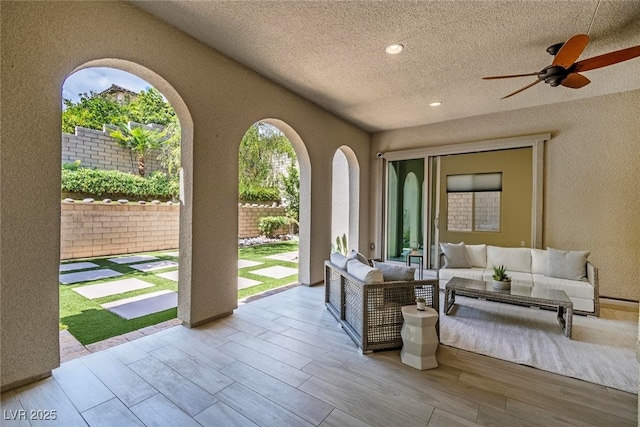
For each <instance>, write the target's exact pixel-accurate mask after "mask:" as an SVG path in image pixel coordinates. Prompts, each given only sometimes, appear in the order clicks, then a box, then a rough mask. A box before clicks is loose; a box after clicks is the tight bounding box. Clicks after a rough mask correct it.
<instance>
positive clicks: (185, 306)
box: [61, 59, 193, 329]
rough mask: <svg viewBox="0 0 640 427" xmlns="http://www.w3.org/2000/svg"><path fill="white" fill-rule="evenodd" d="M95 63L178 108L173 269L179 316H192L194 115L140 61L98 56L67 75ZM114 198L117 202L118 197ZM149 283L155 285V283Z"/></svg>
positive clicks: (125, 235)
mask: <svg viewBox="0 0 640 427" xmlns="http://www.w3.org/2000/svg"><path fill="white" fill-rule="evenodd" d="M93 67H108V68H110V69H115V70H122V71H125V72H127V73H131V74H133V75H135V76H137V77H139V78H141V79H143V80H144V81H146V82H148V83H149V85H150V86H151V87H153V88H155V89H157V90H158V91H159V92H160V93H161V94H162V95H163V96H164V98H165V99H166V101H167V102H168V103H169V104H170V105H171V107H173V110H175V114H176V116H177V117H178V120H179V125H180V126H179V127H178V129H179V131H178V132H179V133H180V139H181V144H180V147H179V152H180V158H181V163H180V168H179V176H180V182H179V185H178V186H179V195H178V196H177V197H175V198H174V200H173V202H172V203H174V206H173V208H174V209H173V210H174V211H176V209H175V204H176V203H177V204H179V209H180V220H179V222H180V224H179V227H178V228H179V230H178V234H179V247H180V254H179V263H180V269H179V273H178V272H174V273H178V274H179V280H178V283H179V285H178V286H177V291H178V296H177V298H178V310H177V316H178V318H180V319H183V318H189V313H190V309H191V307H190V301H189V299H188V295H189V293H190V289H189V288H190V286H191V280H190V272H191V265H190V260H191V256H190V251H191V245H190V242H191V211H192V202H191V194H192V191H191V189H192V184H191V183H192V154H191V153H192V142H193V138H192V135H193V121H192V119H191V115H190V113H189V111H188V109H187V107H186V104H185V102H184V101H183V100H182V98H181V97H180V96H179V95H178V93H177V91H176V90H175V89H174V88H173V87H172V86H171V84H169V83H168V82H167V81H166V80H164V79H163V78H162V77H161V76H159V75H158V74H156V73H155V72H153V71H151V70H149V69H148V68H146V67H144V66H142V65H139V64H137V63H134V62H131V61H126V60H119V59H98V60H93V61H89V62H87V63H85V64H82V65H80V66H78V67H77V68H76V69H75V70H73V72H72V73H70V74H69V75H68V76H67V78H68V77H69V76H71V75H73V74H74V73H76V72H78V71H80V70H85V69H91V68H93ZM65 80H66V79H65ZM61 86H62V84H61ZM116 99H120V98H116ZM174 132H175V130H174ZM98 139H99V138H98ZM113 202H114V203H116V201H115V200H114V201H113ZM148 202H149V201H147V203H148ZM107 219H109V220H110V219H111V218H106V216H105V221H106V220H107ZM119 231H120V235H119V236H118V237H117V238H118V239H121V240H122V239H125V238H127V239H129V241H130V242H131V239H133V238H134V237H135V236H136V232H135V231H133V234H131V232H132V230H129V229H127V227H124V226H123V227H120V230H119ZM103 240H104V242H106V241H107V240H109V239H106V238H105V239H103ZM111 242H113V240H111ZM105 244H106V243H105ZM139 248H140V250H139V251H138V250H135V251H134V250H130V251H129V252H144V251H145V250H144V249H145V248H146V247H145V246H144V245H141V246H139ZM114 257H115V256H114ZM136 265H138V266H141V264H136ZM176 276H177V275H176ZM177 279H178V278H177V277H175V278H172V280H174V281H175V280H177ZM149 286H153V283H152V284H151V285H149ZM133 292H134V293H135V292H136V291H135V290H134V291H133ZM173 295H174V299H173V303H172V306H175V293H173ZM149 321H153V320H152V319H149ZM134 329H137V327H135V328H134Z"/></svg>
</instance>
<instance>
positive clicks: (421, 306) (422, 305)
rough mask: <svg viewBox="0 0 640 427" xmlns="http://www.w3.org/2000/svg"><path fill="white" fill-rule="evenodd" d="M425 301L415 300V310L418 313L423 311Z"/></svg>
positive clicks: (419, 298) (422, 299) (421, 299)
mask: <svg viewBox="0 0 640 427" xmlns="http://www.w3.org/2000/svg"><path fill="white" fill-rule="evenodd" d="M426 304H427V301H426V300H425V299H424V298H423V297H417V298H416V308H417V309H418V310H420V311H424V308H425V305H426Z"/></svg>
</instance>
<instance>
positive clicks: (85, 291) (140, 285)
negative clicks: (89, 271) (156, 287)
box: [73, 279, 153, 299]
mask: <svg viewBox="0 0 640 427" xmlns="http://www.w3.org/2000/svg"><path fill="white" fill-rule="evenodd" d="M151 287H153V285H152V284H151V283H149V282H145V281H144V280H140V279H124V280H116V281H113V282H107V283H99V284H97V285H87V286H80V287H77V288H73V290H74V291H76V292H77V293H79V294H80V295H82V296H83V297H85V298H89V299H96V298H102V297H108V296H109V295H117V294H123V293H125V292H130V291H135V290H138V289H144V288H151Z"/></svg>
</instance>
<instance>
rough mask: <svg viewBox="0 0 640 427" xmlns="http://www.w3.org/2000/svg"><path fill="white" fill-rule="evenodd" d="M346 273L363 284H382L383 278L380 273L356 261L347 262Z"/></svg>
mask: <svg viewBox="0 0 640 427" xmlns="http://www.w3.org/2000/svg"><path fill="white" fill-rule="evenodd" d="M347 272H348V273H349V274H350V275H352V276H353V277H355V278H356V279H358V280H360V281H361V282H364V283H382V282H384V277H383V276H382V272H381V271H380V270H378V269H377V268H373V267H371V266H370V265H369V264H363V263H362V262H360V261H358V260H357V259H350V260H349V261H347Z"/></svg>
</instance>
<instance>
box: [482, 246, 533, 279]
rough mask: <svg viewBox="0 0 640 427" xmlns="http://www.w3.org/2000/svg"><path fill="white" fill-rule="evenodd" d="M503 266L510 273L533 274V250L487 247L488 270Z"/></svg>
mask: <svg viewBox="0 0 640 427" xmlns="http://www.w3.org/2000/svg"><path fill="white" fill-rule="evenodd" d="M501 265H504V266H505V267H506V268H507V270H509V271H521V272H523V273H531V249H529V248H502V247H499V246H487V268H488V269H493V267H494V266H495V267H498V266H501Z"/></svg>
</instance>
